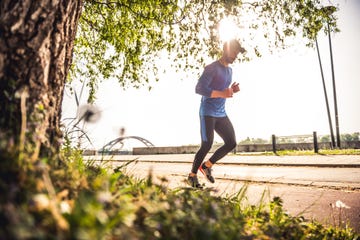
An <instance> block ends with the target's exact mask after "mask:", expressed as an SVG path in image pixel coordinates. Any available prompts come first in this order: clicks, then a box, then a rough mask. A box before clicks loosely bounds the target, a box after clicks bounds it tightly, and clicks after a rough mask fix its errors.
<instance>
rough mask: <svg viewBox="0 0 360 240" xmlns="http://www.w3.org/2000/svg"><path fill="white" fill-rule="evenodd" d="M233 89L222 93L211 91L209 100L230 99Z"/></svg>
mask: <svg viewBox="0 0 360 240" xmlns="http://www.w3.org/2000/svg"><path fill="white" fill-rule="evenodd" d="M233 93H234V92H233V89H232V88H226V89H225V90H223V91H217V90H213V91H212V92H211V96H210V97H211V98H231V97H232V96H233Z"/></svg>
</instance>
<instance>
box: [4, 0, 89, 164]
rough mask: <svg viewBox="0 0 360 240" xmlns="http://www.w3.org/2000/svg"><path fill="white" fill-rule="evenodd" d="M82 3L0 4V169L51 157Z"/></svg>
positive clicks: (10, 0) (30, 0) (20, 0)
mask: <svg viewBox="0 0 360 240" xmlns="http://www.w3.org/2000/svg"><path fill="white" fill-rule="evenodd" d="M81 8H82V0H36V1H34V0H1V1H0V102H1V105H0V159H1V161H0V168H3V167H4V164H6V165H5V166H7V165H8V164H9V162H8V161H14V160H19V161H20V163H24V162H26V163H30V164H31V163H33V162H34V161H36V160H37V159H39V157H52V156H53V154H54V153H57V152H58V151H59V148H60V144H61V142H60V141H61V137H62V136H61V131H60V118H61V103H62V99H63V91H64V86H65V81H66V78H67V75H68V71H69V68H70V65H71V60H72V52H73V44H74V38H75V33H76V28H77V23H78V20H79V16H80V14H81Z"/></svg>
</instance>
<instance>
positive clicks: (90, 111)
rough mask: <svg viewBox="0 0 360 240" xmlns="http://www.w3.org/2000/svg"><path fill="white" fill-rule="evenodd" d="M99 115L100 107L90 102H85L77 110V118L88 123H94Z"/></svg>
mask: <svg viewBox="0 0 360 240" xmlns="http://www.w3.org/2000/svg"><path fill="white" fill-rule="evenodd" d="M100 117H101V111H100V109H99V108H98V107H97V106H95V105H91V104H85V105H82V106H81V107H79V110H78V119H79V122H80V121H84V122H88V123H95V122H97V121H98V120H99V119H100Z"/></svg>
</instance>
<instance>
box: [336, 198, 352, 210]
mask: <svg viewBox="0 0 360 240" xmlns="http://www.w3.org/2000/svg"><path fill="white" fill-rule="evenodd" d="M335 206H336V207H337V208H346V209H349V208H350V207H349V206H348V205H346V204H345V203H343V202H342V201H340V200H337V201H336V202H335Z"/></svg>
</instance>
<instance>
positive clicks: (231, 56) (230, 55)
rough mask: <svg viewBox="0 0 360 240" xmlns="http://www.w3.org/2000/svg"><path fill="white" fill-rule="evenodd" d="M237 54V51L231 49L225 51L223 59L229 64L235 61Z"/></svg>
mask: <svg viewBox="0 0 360 240" xmlns="http://www.w3.org/2000/svg"><path fill="white" fill-rule="evenodd" d="M238 54H239V51H237V50H233V49H231V48H229V49H227V50H225V52H224V57H225V60H226V62H227V63H228V64H231V63H233V62H234V61H235V59H236V58H237V56H238Z"/></svg>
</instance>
